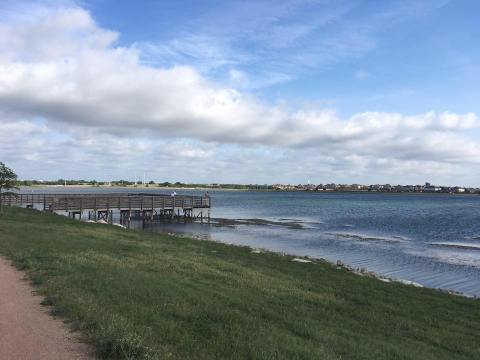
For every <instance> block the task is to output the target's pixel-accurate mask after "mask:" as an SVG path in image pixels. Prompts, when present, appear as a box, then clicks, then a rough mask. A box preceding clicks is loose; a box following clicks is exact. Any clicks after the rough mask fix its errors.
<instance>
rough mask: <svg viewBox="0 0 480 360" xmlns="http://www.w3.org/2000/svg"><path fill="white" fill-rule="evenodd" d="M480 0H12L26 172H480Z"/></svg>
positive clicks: (3, 4) (13, 113)
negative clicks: (479, 0)
mask: <svg viewBox="0 0 480 360" xmlns="http://www.w3.org/2000/svg"><path fill="white" fill-rule="evenodd" d="M478 13H480V2H478V1H476V0H450V1H449V0H402V1H395V0H386V1H375V0H285V1H278V0H277V1H262V0H256V1H248V0H242V1H231V0H225V1H206V0H195V1H194V0H192V1H186V0H176V1H153V0H144V1H140V0H135V1H133V0H124V1H115V0H79V1H74V0H44V1H42V0H40V1H24V0H16V1H15V0H0V161H2V162H4V163H6V164H7V165H8V166H10V167H11V168H13V169H14V170H15V171H16V172H17V173H18V175H19V177H20V178H22V179H43V180H47V179H58V178H64V177H66V178H68V179H97V180H106V181H109V180H114V179H125V180H133V179H134V178H135V175H136V176H137V177H138V178H142V177H143V173H146V177H147V179H148V180H154V181H157V182H163V181H172V182H175V181H182V182H196V183H247V184H250V183H254V184H255V183H256V184H266V183H268V184H272V183H292V184H297V183H307V182H311V183H329V182H335V183H368V184H370V183H390V184H421V183H424V182H426V181H428V182H431V183H435V184H439V185H461V186H480V176H479V175H480V91H479V84H480V46H479V40H478V39H480V26H479V25H478V16H477V15H478Z"/></svg>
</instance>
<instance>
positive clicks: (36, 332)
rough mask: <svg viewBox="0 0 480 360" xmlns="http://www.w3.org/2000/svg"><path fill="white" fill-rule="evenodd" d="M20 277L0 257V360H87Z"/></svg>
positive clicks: (88, 355)
mask: <svg viewBox="0 0 480 360" xmlns="http://www.w3.org/2000/svg"><path fill="white" fill-rule="evenodd" d="M41 301H42V298H41V297H40V296H36V295H35V293H34V290H33V288H32V287H31V285H30V284H29V283H28V281H26V280H25V279H24V274H23V273H22V272H20V271H18V270H16V269H15V268H14V267H12V266H11V265H10V263H9V262H8V261H6V260H5V259H3V258H1V257H0V359H2V360H67V359H68V360H71V359H74V360H87V359H88V360H91V359H94V356H93V355H92V352H91V349H90V348H89V347H88V346H87V345H85V344H82V343H79V342H78V341H77V340H76V339H75V335H73V334H72V333H71V332H70V331H69V330H68V328H67V327H66V326H65V324H64V323H63V322H62V321H61V320H58V319H54V318H53V317H51V316H50V315H49V314H48V309H47V308H46V307H44V306H42V305H40V302H41Z"/></svg>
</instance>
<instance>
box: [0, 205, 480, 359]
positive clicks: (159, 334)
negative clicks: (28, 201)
mask: <svg viewBox="0 0 480 360" xmlns="http://www.w3.org/2000/svg"><path fill="white" fill-rule="evenodd" d="M0 254H2V255H5V256H7V257H9V258H11V259H13V260H14V261H15V263H16V264H17V265H18V266H19V267H20V268H22V269H25V270H26V271H27V272H28V274H29V275H30V276H31V278H32V280H33V282H34V284H35V285H37V286H38V288H39V289H40V292H41V293H43V294H44V295H46V296H47V299H46V303H49V304H53V305H54V307H53V309H54V310H53V311H54V312H55V313H57V314H60V315H62V316H63V317H65V318H66V319H68V320H69V321H70V322H71V324H72V326H73V327H75V328H77V329H80V330H81V331H82V332H83V334H84V335H85V337H86V339H87V340H88V341H90V342H91V343H93V344H95V346H96V348H97V349H98V351H99V354H100V355H101V356H103V357H106V358H165V357H167V356H171V358H174V359H186V358H195V359H212V358H242V359H244V358H257V359H278V358H288V359H295V358H296V359H312V358H315V359H319V358H323V359H340V358H342V359H373V358H384V359H414V358H415V359H452V358H456V359H473V358H477V359H478V358H480V342H479V339H480V301H478V300H472V299H465V298H460V297H456V296H451V295H446V294H443V293H440V292H437V291H434V290H429V289H419V288H414V287H410V286H404V285H400V284H387V283H383V282H380V281H378V280H375V279H371V278H366V277H360V276H357V275H354V274H351V273H349V272H347V271H345V270H343V269H340V270H338V269H336V268H335V267H333V266H331V265H329V264H327V263H324V262H317V263H313V264H301V263H294V262H292V261H291V258H290V257H286V256H280V255H276V254H272V253H266V254H252V253H251V252H250V250H249V249H248V248H242V247H234V246H228V245H223V244H218V243H214V242H208V241H198V240H190V239H184V238H174V237H169V236H164V235H159V234H151V233H145V232H140V231H126V230H123V229H119V228H116V227H113V226H107V225H100V224H86V223H80V222H78V221H74V220H69V219H66V218H63V217H60V216H56V215H52V214H45V213H39V212H35V211H32V210H23V209H7V211H6V213H5V214H3V215H2V216H0Z"/></svg>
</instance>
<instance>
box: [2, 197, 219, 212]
mask: <svg viewBox="0 0 480 360" xmlns="http://www.w3.org/2000/svg"><path fill="white" fill-rule="evenodd" d="M1 196H2V204H4V205H10V206H24V207H41V208H43V210H50V211H82V210H113V209H116V210H150V209H152V210H153V209H162V210H165V209H166V210H173V209H174V208H180V209H185V210H193V209H204V208H210V207H211V201H210V197H209V196H191V195H175V196H170V195H163V194H154V195H145V194H141V195H137V194H124V193H115V194H114V193H112V194H28V193H17V194H2V195H1Z"/></svg>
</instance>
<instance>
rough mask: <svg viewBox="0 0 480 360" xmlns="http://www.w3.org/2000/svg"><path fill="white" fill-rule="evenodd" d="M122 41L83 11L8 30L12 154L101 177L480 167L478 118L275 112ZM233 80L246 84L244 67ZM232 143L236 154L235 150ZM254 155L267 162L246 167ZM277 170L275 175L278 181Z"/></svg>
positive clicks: (3, 64)
mask: <svg viewBox="0 0 480 360" xmlns="http://www.w3.org/2000/svg"><path fill="white" fill-rule="evenodd" d="M117 37H118V34H116V33H115V32H112V31H109V30H105V29H103V28H101V27H99V26H98V25H97V24H96V23H95V22H94V21H93V20H92V18H91V16H90V14H89V13H88V12H87V11H85V10H83V9H81V8H78V7H73V8H61V9H54V10H51V11H48V12H38V13H36V14H35V16H33V17H32V18H29V19H27V20H22V21H4V22H3V23H2V24H1V25H0V54H1V55H0V112H1V113H0V154H1V156H2V158H7V159H11V160H12V161H15V162H20V161H21V160H22V159H23V160H28V161H43V162H45V163H51V164H63V166H66V167H68V166H71V162H72V161H74V162H79V163H87V162H88V165H83V166H88V167H90V168H91V169H93V168H94V167H95V166H98V167H102V168H109V169H115V167H116V166H121V165H123V166H137V165H136V164H139V163H140V164H143V163H145V162H147V160H145V159H147V158H148V159H152V158H154V159H157V161H159V162H161V161H162V160H165V159H169V160H172V159H175V161H177V162H178V164H177V165H178V166H179V169H180V168H181V169H183V168H185V169H188V166H185V165H184V164H185V163H183V162H185V161H187V162H188V161H189V160H192V159H202V160H205V161H207V162H208V163H209V164H210V165H211V168H216V169H218V172H217V174H222V170H221V169H222V167H223V171H224V172H223V174H227V173H228V171H231V172H232V173H234V171H235V172H238V166H244V168H243V171H244V172H245V173H247V172H248V171H249V170H248V169H250V167H251V166H253V164H254V165H255V168H257V169H258V166H267V165H266V164H267V163H268V160H269V159H270V160H271V159H276V160H278V161H279V162H285V164H288V166H286V165H285V168H284V166H283V165H280V166H279V165H278V164H274V165H272V164H270V166H271V167H272V166H278V168H279V169H283V170H284V171H287V169H292V164H295V167H296V168H297V170H298V171H299V172H300V171H301V172H303V173H305V174H308V173H311V172H312V171H313V172H315V171H317V169H323V171H325V172H327V171H330V172H331V173H332V174H347V173H349V171H350V170H348V169H351V171H353V172H357V174H358V173H363V174H364V176H368V174H367V173H368V172H369V171H371V170H372V169H375V171H378V172H379V173H382V174H388V173H389V172H391V171H393V170H392V169H409V171H415V170H412V169H416V170H417V171H419V172H422V171H423V172H424V171H425V169H432V171H434V170H435V171H436V172H437V173H442V171H444V172H445V173H448V172H449V171H454V170H455V171H460V172H461V170H462V169H467V168H468V167H470V166H474V167H475V168H477V169H478V168H479V166H480V156H479V155H480V143H479V141H478V139H475V138H472V137H471V136H469V131H473V130H475V129H479V128H480V123H479V119H478V117H477V116H476V115H475V114H473V113H467V114H453V113H448V112H444V113H435V112H428V113H425V114H420V115H416V116H405V115H402V114H395V113H378V112H365V113H360V114H356V115H354V116H352V117H350V118H348V119H342V118H340V117H339V116H338V114H337V113H336V112H335V111H333V110H329V109H315V108H300V109H290V108H288V107H286V106H285V105H276V106H271V105H266V104H264V103H262V102H261V101H260V100H258V99H257V98H255V97H254V96H252V95H250V94H248V93H246V92H242V91H239V90H237V89H235V88H228V87H224V86H223V87H222V86H220V85H218V84H215V83H213V82H211V81H209V80H208V79H207V78H206V77H205V76H203V75H201V74H200V73H199V72H198V71H196V70H195V69H193V68H191V67H189V66H174V67H170V68H161V67H151V66H148V65H146V64H145V63H142V61H141V60H140V58H141V57H140V54H139V52H140V51H141V50H140V49H139V48H138V47H135V46H132V47H119V46H116V45H115V42H116V39H117ZM230 75H231V78H232V80H235V81H237V82H242V81H247V78H246V76H244V74H243V73H242V72H240V71H239V70H232V71H231V73H230ZM35 118H41V119H43V120H42V121H41V122H39V121H34V120H32V119H35ZM5 134H13V135H5ZM25 136H26V137H25ZM22 139H23V140H22ZM231 144H234V145H233V146H234V148H236V151H233V152H229V151H227V152H226V153H225V150H226V149H227V148H228V147H229V146H232V145H231ZM239 144H240V145H239ZM58 149H62V151H61V155H59V154H58ZM165 149H167V150H165ZM259 149H260V150H259ZM159 153H160V154H163V155H162V156H163V157H162V156H160V157H159V156H158V154H159ZM245 153H248V154H251V153H253V154H255V156H256V159H255V160H254V161H251V162H250V163H249V161H244V160H242V159H244V154H245ZM173 154H174V155H175V157H174V155H173ZM279 154H280V155H279ZM112 157H115V159H117V160H120V161H116V162H114V163H112V161H111V158H112ZM249 157H250V156H247V158H249ZM230 162H232V163H236V164H237V165H236V169H235V170H232V169H231V167H230V165H229V164H230ZM69 163H70V165H69ZM180 163H181V164H180ZM182 164H183V165H182ZM238 164H240V165H238ZM262 164H263V165H262ZM462 164H463V165H462ZM460 165H461V166H463V168H458V166H460ZM142 166H143V165H142ZM271 167H270V168H268V169H266V170H265V171H266V172H265V174H268V176H267V177H269V176H270V178H271V179H273V174H274V172H272V171H271ZM260 168H261V167H260ZM380 169H381V170H380ZM439 169H443V170H442V171H440V170H439ZM459 169H460V170H459ZM190 170H191V169H189V170H186V171H187V173H188V171H190ZM92 171H93V170H92ZM112 171H114V170H112ZM252 171H254V170H252ZM290 171H291V170H290ZM253 173H256V172H255V171H254V172H253ZM257 173H258V171H257ZM352 174H353V173H352ZM310 175H314V174H310ZM202 176H203V175H202ZM205 176H207V175H205ZM225 176H227V175H225ZM258 176H259V177H262V176H266V175H261V174H258ZM279 176H281V173H279ZM352 176H353V175H352ZM309 177H310V178H312V179H313V178H314V176H309ZM352 180H353V179H352Z"/></svg>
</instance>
